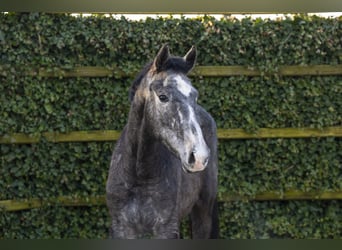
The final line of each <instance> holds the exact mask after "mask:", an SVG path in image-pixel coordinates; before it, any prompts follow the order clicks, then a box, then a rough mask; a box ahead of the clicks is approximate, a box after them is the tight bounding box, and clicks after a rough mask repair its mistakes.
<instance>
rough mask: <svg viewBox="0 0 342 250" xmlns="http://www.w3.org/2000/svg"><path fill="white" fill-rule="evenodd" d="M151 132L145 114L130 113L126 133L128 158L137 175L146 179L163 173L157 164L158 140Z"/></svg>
mask: <svg viewBox="0 0 342 250" xmlns="http://www.w3.org/2000/svg"><path fill="white" fill-rule="evenodd" d="M150 132H151V130H150V129H149V128H148V126H147V123H146V121H145V120H144V118H143V116H141V117H139V115H136V114H130V117H129V121H128V125H127V133H126V136H127V138H128V142H129V143H128V144H129V146H128V147H127V152H128V154H127V156H128V159H127V160H128V161H129V168H130V169H131V171H132V172H133V173H134V174H135V176H136V177H138V178H142V179H145V180H147V179H154V178H158V177H159V176H160V174H161V172H160V170H161V169H160V166H158V164H155V157H158V154H157V153H156V152H155V151H156V149H157V148H158V147H157V145H158V142H157V141H156V140H155V139H153V137H152V136H151V134H150Z"/></svg>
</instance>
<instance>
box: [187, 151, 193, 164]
mask: <svg viewBox="0 0 342 250" xmlns="http://www.w3.org/2000/svg"><path fill="white" fill-rule="evenodd" d="M194 163H195V154H194V152H191V154H190V156H189V159H188V164H190V165H192V164H194Z"/></svg>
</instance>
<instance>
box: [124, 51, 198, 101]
mask: <svg viewBox="0 0 342 250" xmlns="http://www.w3.org/2000/svg"><path fill="white" fill-rule="evenodd" d="M152 64H153V62H149V63H147V64H146V65H145V66H144V68H143V69H142V70H141V71H140V73H139V74H138V75H137V76H136V78H135V79H134V81H133V83H132V86H131V88H130V90H129V100H130V102H132V101H133V98H134V95H135V92H136V90H137V89H138V87H139V85H140V83H141V81H142V79H143V78H144V77H145V75H146V74H147V72H148V71H149V70H150V69H151V66H152ZM191 68H192V65H189V64H188V63H187V62H186V61H185V60H184V58H183V57H178V56H172V57H170V58H168V59H167V61H166V62H165V63H164V64H163V67H162V69H161V70H160V72H162V71H174V72H178V73H182V74H187V73H188V72H189V71H190V70H191Z"/></svg>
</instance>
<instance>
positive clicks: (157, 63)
mask: <svg viewBox="0 0 342 250" xmlns="http://www.w3.org/2000/svg"><path fill="white" fill-rule="evenodd" d="M169 56H170V51H169V46H168V45H167V44H164V45H163V47H161V49H160V50H159V52H158V54H157V56H156V58H154V61H153V67H154V68H155V70H156V71H157V72H159V71H161V69H162V67H163V65H164V63H165V62H166V60H167V59H168V58H169Z"/></svg>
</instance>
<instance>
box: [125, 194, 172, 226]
mask: <svg viewBox="0 0 342 250" xmlns="http://www.w3.org/2000/svg"><path fill="white" fill-rule="evenodd" d="M175 208H176V207H175V202H173V201H172V199H164V198H163V197H161V195H160V194H154V195H151V194H141V192H140V191H139V192H136V193H132V194H131V195H130V197H129V198H128V199H127V200H126V202H125V205H124V206H123V209H122V210H121V216H122V218H124V220H125V221H126V223H128V224H130V225H136V226H140V227H142V228H141V230H143V229H144V227H147V228H151V227H153V226H154V225H156V224H159V223H161V224H163V223H165V220H168V219H170V217H172V216H174V215H175V213H174V212H175Z"/></svg>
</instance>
